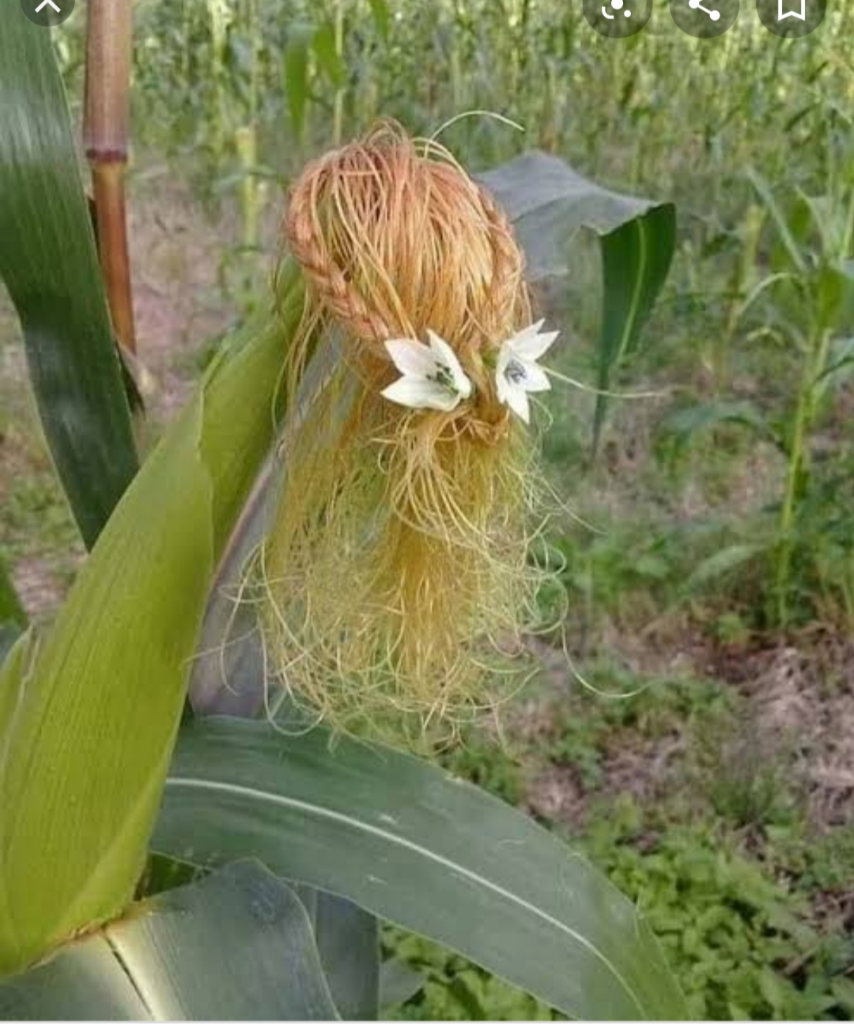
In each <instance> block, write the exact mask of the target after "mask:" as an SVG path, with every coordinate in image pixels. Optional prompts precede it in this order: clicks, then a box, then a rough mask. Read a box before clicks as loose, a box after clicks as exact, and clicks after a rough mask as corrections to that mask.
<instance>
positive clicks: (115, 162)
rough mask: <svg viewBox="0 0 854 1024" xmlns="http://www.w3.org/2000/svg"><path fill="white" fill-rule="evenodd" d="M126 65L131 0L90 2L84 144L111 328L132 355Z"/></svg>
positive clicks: (129, 43) (132, 323)
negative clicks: (89, 171) (126, 208)
mask: <svg viewBox="0 0 854 1024" xmlns="http://www.w3.org/2000/svg"><path fill="white" fill-rule="evenodd" d="M130 67H131V3H130V0H90V2H89V14H88V26H87V41H86V101H85V114H84V120H83V145H84V147H85V149H86V157H87V159H88V161H89V166H90V168H91V171H92V187H93V190H94V194H95V218H96V231H97V236H98V251H99V255H100V260H101V271H102V273H103V276H104V284H105V288H106V292H107V299H108V301H109V304H110V313H111V315H112V320H113V330H114V331H115V334H116V336H117V338H118V339H119V341H120V343H121V344H122V345H123V346H124V347H125V348H126V349H128V350H129V351H130V352H135V351H136V333H135V330H134V321H133V302H132V297H131V279H130V260H129V257H128V238H127V218H126V211H125V171H126V169H127V159H128V121H129V108H130Z"/></svg>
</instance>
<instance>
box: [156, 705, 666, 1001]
mask: <svg viewBox="0 0 854 1024" xmlns="http://www.w3.org/2000/svg"><path fill="white" fill-rule="evenodd" d="M154 847H155V849H157V850H159V851H162V852H164V853H167V854H169V855H170V856H175V857H182V858H184V859H186V860H189V861H192V862H194V863H198V864H217V863H223V862H227V861H229V860H233V859H237V858H240V857H244V856H256V857H259V858H260V859H262V860H263V861H264V862H265V863H266V864H267V865H268V866H269V867H270V868H271V869H272V870H273V871H275V872H276V873H277V874H280V875H282V876H284V877H286V878H289V879H293V880H295V881H300V882H305V883H307V884H309V885H312V886H316V887H317V888H320V889H326V890H328V891H330V892H335V893H337V894H339V895H342V896H346V897H347V898H348V899H352V900H353V901H355V902H356V903H358V904H359V905H360V906H362V907H364V908H365V909H367V910H370V911H371V912H372V913H375V914H377V915H378V916H380V917H384V918H387V919H389V920H391V921H394V922H396V923H397V924H400V925H402V926H403V927H405V928H409V929H410V930H412V931H415V932H419V933H421V934H423V935H426V936H428V937H429V938H431V939H434V940H436V941H438V942H441V943H444V944H445V945H447V946H449V947H451V948H452V949H456V950H458V951H459V952H460V953H462V954H464V955H465V956H467V957H469V958H471V959H472V960H475V961H477V962H478V963H480V964H482V965H483V966H484V967H486V968H487V969H488V970H491V971H493V972H494V973H496V974H498V975H500V976H502V977H504V978H506V979H507V980H508V981H510V982H513V983H514V984H516V985H519V986H521V987H522V988H525V989H527V990H529V991H530V992H532V993H533V994H534V995H536V996H538V997H539V998H541V999H543V1000H544V1001H546V1002H548V1003H551V1004H552V1005H554V1006H556V1007H558V1008H559V1009H560V1010H562V1011H564V1012H565V1013H567V1014H569V1015H571V1016H577V1017H582V1018H589V1019H645V1018H652V1019H655V1018H677V1019H679V1018H683V1017H684V1016H685V1012H686V1011H685V1007H684V1003H683V1001H682V997H681V995H680V993H679V991H678V989H677V987H676V985H675V982H674V981H673V979H672V977H671V975H670V973H669V971H668V969H667V966H666V964H665V962H664V959H663V956H662V953H661V951H660V949H659V947H658V945H657V943H656V940H655V938H654V936H653V935H652V932H651V931H650V929H649V926H648V925H647V924H646V922H645V921H644V919H643V918H642V917H640V916H639V915H638V913H637V911H636V909H635V908H634V907H633V906H632V904H631V903H629V901H628V900H627V899H625V897H623V896H622V895H620V893H619V892H618V891H617V890H616V889H615V888H614V887H613V886H612V885H611V884H610V883H609V882H608V881H607V880H605V879H604V878H603V877H602V876H601V875H600V874H599V873H598V872H597V871H596V870H595V869H594V868H593V867H591V865H590V864H589V863H588V862H587V861H586V860H584V858H582V857H581V856H579V855H578V854H577V853H576V852H575V851H573V850H571V849H568V848H567V847H566V846H564V845H563V844H562V843H561V842H559V841H558V840H557V839H555V837H554V836H552V835H550V834H549V833H548V832H546V831H545V830H544V829H542V828H540V827H539V826H538V825H536V824H535V823H534V822H532V821H531V820H529V819H528V818H527V817H525V815H523V814H520V813H519V812H518V811H516V810H514V809H513V808H511V807H508V806H506V805H505V804H503V803H501V802H500V801H499V800H496V799H495V798H493V797H491V796H489V795H487V794H485V793H483V792H482V791H480V790H479V789H477V788H476V787H474V786H471V785H469V784H468V783H465V782H462V781H461V780H459V779H456V778H453V777H452V776H449V775H447V774H446V773H444V772H442V771H440V770H439V769H437V768H434V767H432V766H430V765H428V764H426V763H424V762H422V761H420V760H418V759H417V758H414V757H410V756H408V755H406V754H401V753H397V752H395V751H391V750H386V749H382V748H377V747H371V746H368V745H367V744H363V743H359V742H356V741H353V740H349V739H346V738H338V739H336V740H335V742H334V743H333V742H332V737H331V736H330V735H329V734H328V733H326V732H325V731H324V730H321V729H316V730H314V731H312V732H310V733H309V734H307V735H302V736H298V737H285V736H283V735H282V734H281V732H279V731H278V730H277V729H275V728H273V727H272V726H271V725H270V724H269V723H266V722H250V721H242V720H238V719H228V718H217V719H196V720H195V721H194V722H192V723H190V724H189V726H188V727H187V728H186V729H185V730H182V735H181V739H180V742H179V745H178V748H177V752H176V758H175V761H174V763H173V766H172V770H171V775H170V778H169V780H168V782H167V785H166V791H165V800H164V805H163V808H162V810H161V814H160V818H159V821H158V824H157V828H156V830H155V836H154Z"/></svg>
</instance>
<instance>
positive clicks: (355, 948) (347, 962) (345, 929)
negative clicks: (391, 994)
mask: <svg viewBox="0 0 854 1024" xmlns="http://www.w3.org/2000/svg"><path fill="white" fill-rule="evenodd" d="M300 898H301V899H302V901H303V903H305V905H306V909H307V910H308V911H309V917H310V918H311V923H312V928H313V929H314V940H315V942H316V944H317V952H318V954H319V955H320V962H321V963H322V964H323V972H324V974H325V975H326V980H327V982H328V984H329V990H330V992H331V993H332V998H333V1000H334V1002H335V1005H336V1006H337V1007H338V1009H339V1010H340V1012H341V1016H342V1017H343V1018H344V1019H345V1020H376V1019H377V1018H378V1016H379V1010H380V942H379V925H378V922H377V919H376V918H375V917H374V916H373V914H369V913H367V911H365V910H362V908H361V907H359V906H357V905H356V904H355V903H352V902H351V901H350V900H345V899H342V898H341V897H340V896H333V895H332V893H328V892H323V891H322V890H320V889H311V888H310V887H309V886H301V887H300Z"/></svg>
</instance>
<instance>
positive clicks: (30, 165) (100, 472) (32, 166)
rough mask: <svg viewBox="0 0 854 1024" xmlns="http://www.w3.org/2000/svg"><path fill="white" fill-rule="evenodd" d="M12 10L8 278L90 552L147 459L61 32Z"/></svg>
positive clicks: (2, 76)
mask: <svg viewBox="0 0 854 1024" xmlns="http://www.w3.org/2000/svg"><path fill="white" fill-rule="evenodd" d="M12 6H13V7H14V10H12V9H7V10H6V11H5V15H4V22H3V28H2V31H0V278H2V279H3V280H4V281H5V282H6V286H7V287H8V289H9V294H10V295H11V298H12V301H13V302H14V304H15V307H16V309H17V311H18V315H19V317H20V318H21V324H22V327H23V331H24V339H25V343H26V350H27V360H28V363H29V368H30V376H31V378H32V382H33V389H34V391H35V396H36V399H37V401H38V407H39V412H40V414H41V418H42V422H43V424H44V428H45V434H46V436H47V440H48V443H49V445H50V449H51V452H52V453H53V458H54V461H55V462H56V467H57V470H58V471H59V475H60V478H61V480H62V484H63V486H64V488H65V491H66V493H67V495H68V499H69V501H70V503H71V507H72V510H73V512H74V516H75V518H76V520H77V523H78V525H79V527H80V532H81V533H82V535H83V539H84V541H85V542H86V544H87V546H89V547H91V546H92V544H94V542H95V540H96V538H97V536H98V534H99V533H100V531H101V529H102V527H103V525H104V523H105V522H106V521H107V518H108V517H109V515H110V513H111V512H112V510H113V507H114V506H115V504H116V502H117V501H118V500H119V498H120V497H121V495H122V493H123V492H124V490H125V488H126V487H127V485H128V483H129V482H130V480H131V479H132V478H133V475H134V473H135V472H136V469H137V456H136V449H135V447H134V440H133V433H132V429H131V421H130V414H129V411H128V404H127V399H126V397H125V390H124V386H123V383H122V374H121V367H120V364H119V359H118V356H117V353H116V348H115V344H114V341H113V335H112V330H111V327H110V319H109V313H108V311H107V305H106V301H105V298H104V293H103V288H102V286H101V278H100V273H99V269H98V257H97V253H96V251H95V240H94V235H93V232H92V225H91V222H90V218H89V212H88V209H87V206H86V201H85V198H84V195H83V189H82V186H81V182H80V174H79V171H78V167H77V158H76V150H75V146H74V139H73V136H72V133H71V125H70V121H69V116H68V107H67V104H66V100H65V92H64V90H63V87H62V82H61V80H60V77H59V71H58V70H57V67H56V61H55V59H54V56H53V49H52V45H51V38H50V33H49V32H47V31H45V29H43V28H40V27H39V26H38V25H34V24H33V23H32V22H30V21H28V20H27V18H25V17H22V16H21V11H20V10H19V9H18V6H17V5H12Z"/></svg>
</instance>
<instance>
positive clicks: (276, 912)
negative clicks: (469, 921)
mask: <svg viewBox="0 0 854 1024" xmlns="http://www.w3.org/2000/svg"><path fill="white" fill-rule="evenodd" d="M0 1017H2V1018H3V1019H4V1020H10V1019H11V1020H55V1019H62V1020H337V1019H338V1013H337V1010H336V1007H335V1004H334V1003H333V1001H332V998H331V996H330V993H329V988H328V986H327V984H326V979H325V978H324V975H323V969H322V966H321V963H320V959H319V957H318V953H317V949H316V947H315V943H314V936H313V934H312V929H311V923H310V921H309V918H308V915H307V914H306V912H305V909H304V907H303V905H302V903H301V902H300V900H299V898H298V896H297V895H296V894H295V893H294V892H293V890H292V889H290V888H289V887H288V886H287V885H285V884H284V883H283V882H281V881H279V880H278V879H277V878H275V877H274V876H273V875H271V874H270V872H269V871H267V870H266V869H265V868H264V867H262V866H261V865H260V864H256V863H252V862H244V863H241V864H233V865H230V866H229V867H228V868H226V869H225V870H223V871H221V872H218V873H217V874H215V875H211V876H210V877H208V878H206V879H204V880H203V881H201V882H198V883H196V884H194V885H189V886H184V887H183V888H180V889H172V890H171V891H170V892H168V893H164V894H163V895H161V896H157V897H155V898H154V899H151V900H147V901H146V902H145V903H142V904H139V905H138V906H136V907H134V908H133V911H132V912H131V913H130V914H129V915H128V916H127V917H126V918H124V919H123V920H119V921H115V922H113V923H111V924H110V925H108V926H107V927H106V928H104V929H103V931H100V932H96V933H95V934H93V935H91V936H89V937H88V938H86V939H85V940H83V941H82V942H75V943H72V944H71V945H70V946H68V947H66V948H64V949H62V950H60V952H59V953H58V954H57V955H56V956H55V957H54V958H53V959H52V960H50V961H48V962H47V963H46V964H44V965H43V966H40V967H37V968H35V969H34V970H32V971H29V972H28V973H26V974H23V975H19V976H18V977H17V978H15V979H14V980H13V981H11V982H8V983H7V984H5V985H0Z"/></svg>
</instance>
